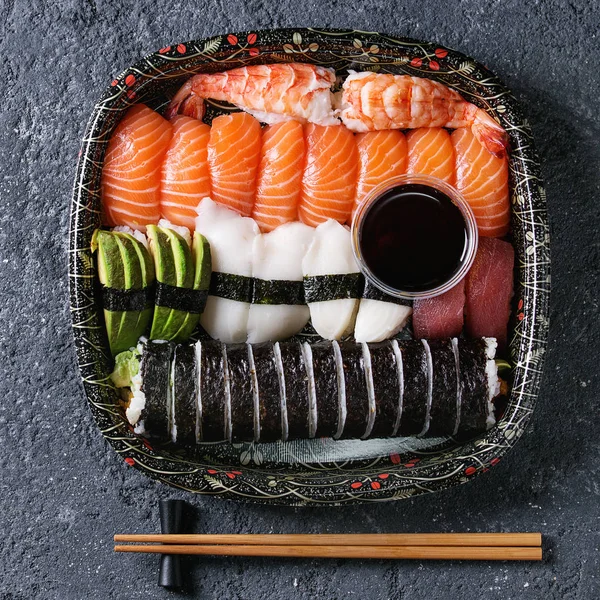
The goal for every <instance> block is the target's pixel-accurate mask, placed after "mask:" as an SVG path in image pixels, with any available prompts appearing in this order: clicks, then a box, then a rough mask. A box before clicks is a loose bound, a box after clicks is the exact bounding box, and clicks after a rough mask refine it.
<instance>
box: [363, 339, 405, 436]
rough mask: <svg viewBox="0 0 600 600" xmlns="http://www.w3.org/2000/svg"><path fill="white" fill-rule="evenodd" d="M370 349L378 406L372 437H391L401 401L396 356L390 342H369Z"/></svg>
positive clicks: (376, 404)
mask: <svg viewBox="0 0 600 600" xmlns="http://www.w3.org/2000/svg"><path fill="white" fill-rule="evenodd" d="M369 349H370V351H371V371H372V373H373V388H374V390H375V406H376V412H375V423H374V424H373V429H372V431H371V436H370V437H373V438H377V437H389V436H390V435H392V432H393V430H394V424H395V423H396V419H397V418H398V409H399V402H400V382H399V381H398V366H397V365H396V357H395V355H394V351H393V349H392V346H391V344H390V343H389V342H381V343H378V344H369Z"/></svg>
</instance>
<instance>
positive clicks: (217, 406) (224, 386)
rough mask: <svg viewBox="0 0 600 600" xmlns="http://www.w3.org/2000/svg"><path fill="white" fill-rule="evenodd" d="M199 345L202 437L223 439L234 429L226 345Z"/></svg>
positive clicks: (206, 343)
mask: <svg viewBox="0 0 600 600" xmlns="http://www.w3.org/2000/svg"><path fill="white" fill-rule="evenodd" d="M196 345H197V347H198V349H199V350H200V352H199V354H200V363H199V367H200V372H199V375H200V382H199V390H200V397H199V399H198V405H199V407H200V411H201V412H200V414H201V418H200V423H199V426H198V430H199V435H198V439H199V440H200V441H202V442H220V441H222V440H226V439H229V436H230V432H231V405H230V404H229V400H230V398H229V375H228V371H227V367H226V362H225V360H226V356H225V345H224V344H221V343H220V342H214V341H207V342H196ZM198 349H197V353H198Z"/></svg>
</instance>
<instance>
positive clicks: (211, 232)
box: [196, 198, 260, 343]
mask: <svg viewBox="0 0 600 600" xmlns="http://www.w3.org/2000/svg"><path fill="white" fill-rule="evenodd" d="M196 231H198V232H200V233H201V234H202V235H204V237H205V238H206V239H207V240H208V242H209V244H210V252H211V257H212V271H213V273H216V272H218V273H229V274H231V275H243V276H245V277H251V276H252V247H253V245H254V240H255V238H256V236H258V235H259V233H260V232H259V229H258V225H257V224H256V223H255V222H254V220H253V219H250V218H249V217H242V216H241V215H240V214H238V213H237V212H235V211H233V210H230V209H228V208H225V207H224V206H220V205H218V204H216V203H215V202H213V201H212V200H211V199H210V198H204V200H202V202H201V203H200V204H199V206H198V218H197V219H196ZM249 312H250V304H249V303H248V302H239V301H238V300H230V299H228V298H220V297H217V296H211V295H209V296H208V299H207V301H206V308H205V309H204V312H203V313H202V315H201V317H200V324H201V325H202V327H204V329H205V330H206V332H207V333H208V334H209V335H210V336H211V337H212V338H214V339H217V340H221V341H222V342H225V343H239V342H245V341H246V337H247V332H248V314H249Z"/></svg>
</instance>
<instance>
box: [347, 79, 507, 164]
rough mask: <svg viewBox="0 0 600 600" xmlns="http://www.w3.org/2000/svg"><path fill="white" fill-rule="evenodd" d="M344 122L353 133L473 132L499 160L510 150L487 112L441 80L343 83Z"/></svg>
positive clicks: (354, 81)
mask: <svg viewBox="0 0 600 600" xmlns="http://www.w3.org/2000/svg"><path fill="white" fill-rule="evenodd" d="M340 108H341V117H342V121H343V122H344V125H346V127H348V129H351V130H352V131H376V130H379V129H416V128H417V127H448V128H450V129H457V128H459V127H470V128H471V130H472V131H473V134H474V135H475V137H476V138H477V139H478V140H479V141H480V142H481V143H482V144H483V145H484V146H485V147H486V148H487V149H488V150H489V151H490V152H491V153H492V154H495V155H496V156H502V155H503V154H504V151H505V149H506V147H507V146H508V135H507V133H506V131H504V129H503V128H502V127H501V126H500V125H499V124H498V123H496V121H494V119H492V117H490V116H489V115H488V114H487V113H486V112H485V111H484V110H483V109H481V108H479V107H477V106H475V105H474V104H471V103H470V102H467V101H466V100H464V99H463V97H462V96H461V95H460V94H459V93H458V92H455V91H454V90H451V89H450V88H449V87H446V86H445V85H443V84H442V83H438V82H437V81H431V80H430V79H423V78H421V77H411V76H410V75H389V74H387V73H371V72H369V71H363V72H360V73H356V72H354V71H350V75H349V76H348V77H347V78H346V80H345V81H344V84H343V86H342V95H341V103H340Z"/></svg>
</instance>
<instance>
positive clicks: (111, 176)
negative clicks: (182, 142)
mask: <svg viewBox="0 0 600 600" xmlns="http://www.w3.org/2000/svg"><path fill="white" fill-rule="evenodd" d="M171 135H172V127H171V124H170V123H169V122H168V121H167V120H165V119H163V118H162V117H161V116H160V115H159V114H158V113H156V112H154V111H153V110H151V109H150V108H148V107H147V106H146V105H144V104H136V105H135V106H133V107H131V108H130V109H129V110H128V111H127V112H126V113H125V116H124V117H123V118H122V119H121V121H120V122H119V124H118V125H117V127H116V129H115V130H114V132H113V134H112V136H111V138H110V141H109V143H108V147H107V149H106V154H105V156H104V165H103V167H102V182H101V191H100V193H101V198H102V209H103V211H104V222H105V223H106V224H107V225H111V226H114V225H128V226H129V227H131V228H133V229H139V230H141V231H145V230H146V225H150V224H152V223H156V222H157V221H158V219H159V218H160V209H159V204H160V173H161V166H162V162H163V158H164V156H165V152H166V151H167V148H168V147H169V142H170V141H171Z"/></svg>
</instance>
